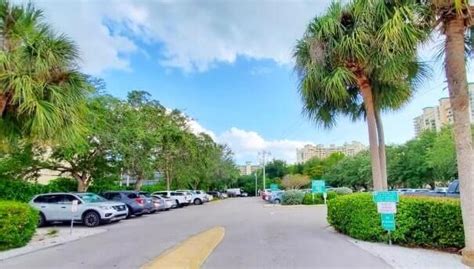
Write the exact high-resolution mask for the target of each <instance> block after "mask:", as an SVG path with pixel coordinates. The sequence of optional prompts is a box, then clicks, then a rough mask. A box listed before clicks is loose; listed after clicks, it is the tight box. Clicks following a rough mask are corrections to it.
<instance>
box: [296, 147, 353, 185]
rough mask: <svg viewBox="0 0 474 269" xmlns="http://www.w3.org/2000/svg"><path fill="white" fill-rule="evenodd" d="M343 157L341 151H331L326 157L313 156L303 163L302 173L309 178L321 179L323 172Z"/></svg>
mask: <svg viewBox="0 0 474 269" xmlns="http://www.w3.org/2000/svg"><path fill="white" fill-rule="evenodd" d="M343 158H344V154H343V153H341V152H334V153H331V155H329V156H328V157H327V158H324V159H318V158H313V159H311V160H309V161H307V162H306V163H305V164H304V169H303V174H305V175H308V176H309V177H310V178H311V179H321V178H323V176H324V175H325V173H326V172H327V171H328V170H330V169H331V168H332V167H333V166H334V165H336V164H337V163H338V162H339V161H340V160H342V159H343Z"/></svg>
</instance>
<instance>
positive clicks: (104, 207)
mask: <svg viewBox="0 0 474 269" xmlns="http://www.w3.org/2000/svg"><path fill="white" fill-rule="evenodd" d="M99 208H100V209H103V210H110V209H112V207H111V206H105V205H101V206H99Z"/></svg>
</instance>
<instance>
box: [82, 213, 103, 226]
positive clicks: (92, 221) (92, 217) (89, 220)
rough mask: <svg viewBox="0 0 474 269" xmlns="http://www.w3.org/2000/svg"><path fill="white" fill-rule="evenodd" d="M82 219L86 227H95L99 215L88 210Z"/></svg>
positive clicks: (98, 221) (98, 220)
mask: <svg viewBox="0 0 474 269" xmlns="http://www.w3.org/2000/svg"><path fill="white" fill-rule="evenodd" d="M82 221H83V222H84V225H86V226H87V227H95V226H97V225H99V224H100V216H99V214H97V213H96V212H94V211H89V212H86V214H84V216H83V217H82Z"/></svg>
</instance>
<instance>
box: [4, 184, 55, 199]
mask: <svg viewBox="0 0 474 269" xmlns="http://www.w3.org/2000/svg"><path fill="white" fill-rule="evenodd" d="M44 192H49V187H48V186H47V185H41V184H34V183H29V182H26V181H23V180H13V179H3V178H0V200H15V201H21V202H29V201H30V200H31V198H32V197H33V196H35V195H36V194H38V193H44Z"/></svg>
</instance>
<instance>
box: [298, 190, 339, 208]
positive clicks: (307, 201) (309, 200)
mask: <svg viewBox="0 0 474 269" xmlns="http://www.w3.org/2000/svg"><path fill="white" fill-rule="evenodd" d="M336 197H337V194H336V193H335V192H333V191H332V190H331V191H330V192H328V193H327V197H326V200H327V201H329V200H332V199H334V198H336ZM303 204H304V205H321V204H324V197H323V194H322V193H316V194H314V200H313V194H312V193H306V194H305V196H304V199H303Z"/></svg>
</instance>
